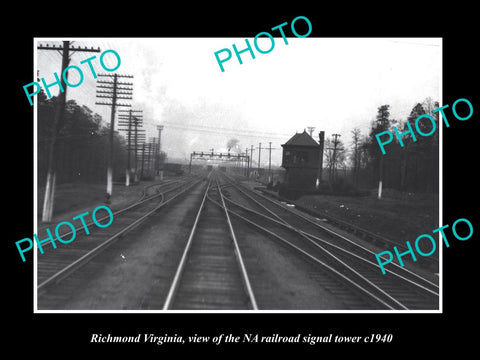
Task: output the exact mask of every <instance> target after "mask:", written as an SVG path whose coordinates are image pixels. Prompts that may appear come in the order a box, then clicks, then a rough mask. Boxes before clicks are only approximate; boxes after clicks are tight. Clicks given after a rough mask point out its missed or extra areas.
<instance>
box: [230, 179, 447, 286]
mask: <svg viewBox="0 0 480 360" xmlns="http://www.w3.org/2000/svg"><path fill="white" fill-rule="evenodd" d="M226 177H227V178H228V179H229V180H230V181H231V182H232V185H233V186H234V187H235V188H236V189H237V190H239V191H241V192H242V193H243V194H244V195H245V196H247V197H249V198H250V199H251V200H253V201H255V203H257V204H258V205H259V206H261V207H262V208H264V209H265V210H267V211H268V212H269V213H273V212H272V211H271V210H270V209H268V208H265V206H264V205H263V204H261V203H260V202H258V201H257V200H256V199H254V198H253V197H252V196H251V195H249V194H247V193H246V192H245V190H243V189H241V188H240V187H239V186H242V185H238V184H236V183H235V182H234V181H233V180H232V179H230V178H229V177H228V176H226ZM242 187H243V188H245V187H244V186H242ZM247 190H248V189H247ZM250 191H252V190H250ZM252 192H253V191H252ZM255 194H256V195H257V196H260V197H261V198H263V199H265V200H267V201H269V202H270V203H272V204H274V205H276V206H278V207H280V208H282V209H283V210H285V211H288V212H290V213H291V214H293V215H295V216H297V217H300V218H302V219H303V220H305V221H307V222H309V223H310V224H312V225H314V226H316V227H318V228H319V229H322V230H324V231H326V232H328V233H330V234H332V235H334V236H337V237H339V238H341V239H342V240H344V241H346V242H348V243H349V244H351V245H353V246H355V247H358V248H359V249H362V250H363V251H367V252H369V253H371V254H372V255H375V253H374V252H373V251H371V250H369V249H367V248H365V247H364V246H362V245H360V244H357V243H355V242H354V241H352V240H350V239H348V238H347V237H345V236H344V235H342V234H339V233H337V232H335V231H334V230H331V229H329V228H327V227H324V226H322V225H321V224H318V223H316V222H314V221H313V220H311V219H309V218H308V217H306V216H304V215H303V214H299V213H298V212H296V211H293V210H292V209H289V208H288V207H285V206H283V205H282V204H279V203H277V202H275V201H273V200H272V199H269V198H268V197H266V196H264V195H262V194H258V193H255ZM275 217H277V218H280V217H279V216H275ZM280 219H281V218H280ZM281 221H282V222H284V223H287V222H286V221H285V220H284V219H281ZM307 235H309V236H312V234H307ZM313 236H314V235H313ZM392 264H393V265H394V266H395V267H396V268H398V270H400V271H405V272H406V273H408V274H410V275H411V276H413V277H416V278H418V279H420V280H421V281H424V282H425V283H428V284H429V285H431V286H433V287H435V288H437V289H439V286H438V285H437V284H435V283H433V282H431V281H430V280H428V279H426V278H424V277H423V276H421V275H419V274H417V273H415V272H413V271H411V270H409V269H407V268H405V267H401V266H400V265H398V264H396V263H393V262H392ZM377 266H378V265H377ZM378 267H380V266H378ZM385 270H386V271H388V272H391V273H393V271H391V270H390V269H385ZM394 274H395V273H394ZM398 276H401V275H398ZM419 286H420V285H419ZM437 295H438V294H437Z"/></svg>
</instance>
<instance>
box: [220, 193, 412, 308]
mask: <svg viewBox="0 0 480 360" xmlns="http://www.w3.org/2000/svg"><path fill="white" fill-rule="evenodd" d="M212 201H214V200H212ZM214 203H215V204H216V205H217V206H219V207H222V205H221V204H220V203H218V202H216V201H214ZM227 210H228V212H229V213H231V214H232V215H234V216H236V217H238V218H239V219H241V220H243V221H245V222H246V223H249V224H251V225H252V226H254V227H256V228H258V229H260V230H262V231H263V232H265V233H267V234H269V235H271V236H273V237H275V238H276V239H278V240H279V241H281V242H283V243H284V244H286V245H288V246H289V247H291V248H293V249H295V250H296V251H298V252H299V253H301V254H302V255H304V256H305V257H307V258H308V259H310V260H312V261H313V262H314V263H316V264H319V265H321V266H322V267H323V268H325V269H327V270H329V271H330V272H332V273H333V274H334V275H336V276H339V277H341V278H342V279H343V280H345V281H347V282H348V283H350V284H352V285H353V286H354V287H356V288H358V289H359V290H360V291H361V292H362V293H364V294H366V295H368V296H369V297H370V298H373V299H374V300H376V301H377V302H378V303H380V304H382V305H384V306H385V307H387V308H389V309H390V310H395V308H394V307H392V306H391V305H390V304H388V303H387V302H385V301H384V300H382V299H380V298H379V297H378V296H377V295H375V294H373V293H372V292H370V291H369V290H368V289H365V288H364V287H362V286H361V285H359V284H357V283H356V282H354V281H353V280H352V279H350V278H349V277H348V276H346V275H344V274H342V273H341V272H339V271H338V270H337V269H335V268H333V267H331V266H330V265H328V264H326V263H325V262H323V261H322V260H320V259H318V258H317V257H315V256H313V255H312V254H310V253H308V252H306V251H305V250H303V249H301V248H300V247H298V246H297V245H295V244H293V243H291V242H290V241H288V240H286V239H285V238H284V237H282V236H280V235H278V234H276V233H275V232H273V231H271V230H269V229H267V228H266V227H264V226H262V225H259V224H257V223H256V222H253V221H252V220H250V219H248V218H246V217H244V216H242V215H240V214H239V213H237V212H236V211H234V210H232V209H227ZM401 307H404V306H403V305H402V306H401ZM404 308H405V307H404ZM405 309H406V310H408V309H407V308H405Z"/></svg>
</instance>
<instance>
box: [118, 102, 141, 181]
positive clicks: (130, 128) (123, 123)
mask: <svg viewBox="0 0 480 360" xmlns="http://www.w3.org/2000/svg"><path fill="white" fill-rule="evenodd" d="M118 112H119V116H118V130H123V131H127V167H126V169H125V186H130V174H131V173H132V171H133V173H134V181H135V182H137V181H138V178H137V147H138V145H137V144H138V138H139V136H138V132H145V130H139V129H138V125H139V124H140V123H141V117H142V115H141V113H142V110H132V109H129V110H119V111H118ZM127 113H128V115H127ZM142 136H144V135H143V134H142ZM132 138H133V139H132ZM132 140H133V143H134V144H133V145H132ZM132 150H134V164H135V165H134V168H133V169H132V166H131V161H130V158H131V156H130V153H131V151H132Z"/></svg>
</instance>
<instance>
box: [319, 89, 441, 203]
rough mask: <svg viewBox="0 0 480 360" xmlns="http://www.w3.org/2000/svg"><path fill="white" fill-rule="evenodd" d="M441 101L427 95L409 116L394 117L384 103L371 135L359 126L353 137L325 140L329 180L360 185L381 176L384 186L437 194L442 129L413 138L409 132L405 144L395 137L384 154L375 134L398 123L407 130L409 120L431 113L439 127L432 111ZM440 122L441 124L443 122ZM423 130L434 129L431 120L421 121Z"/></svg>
mask: <svg viewBox="0 0 480 360" xmlns="http://www.w3.org/2000/svg"><path fill="white" fill-rule="evenodd" d="M438 107H439V105H438V102H434V101H432V100H431V99H430V98H427V99H426V100H425V101H423V102H421V103H420V102H419V103H417V104H416V105H415V106H414V107H413V108H412V110H411V112H410V114H409V116H408V117H407V119H404V120H403V121H401V120H398V119H392V118H391V116H390V105H388V104H386V105H381V106H379V107H378V109H377V114H376V118H375V120H373V121H372V122H371V124H370V129H369V132H368V134H362V132H361V130H360V129H359V128H354V129H352V130H351V132H350V134H349V135H350V136H351V137H350V139H349V140H348V139H347V140H346V141H345V140H342V139H341V138H340V137H339V136H335V134H334V135H332V136H330V137H329V138H327V139H326V140H325V146H324V167H325V169H326V173H327V174H326V176H327V180H328V182H330V183H335V182H338V181H345V180H347V181H349V182H351V183H352V184H353V185H354V186H355V187H357V188H374V187H375V186H378V181H379V179H380V176H381V177H382V180H383V187H384V188H390V189H395V190H398V191H400V192H401V193H407V192H423V193H438V191H439V184H438V181H439V177H438V172H439V161H438V157H439V131H436V132H434V133H433V134H432V135H431V136H428V137H422V138H419V139H417V141H416V142H414V141H413V140H412V137H411V135H410V134H407V135H404V136H402V142H403V144H404V146H403V147H402V146H401V145H400V143H399V141H398V139H397V137H396V136H394V142H392V143H391V144H389V149H388V151H387V153H386V154H385V155H383V154H382V152H381V150H380V147H379V145H378V142H377V140H376V138H375V135H376V134H378V133H380V132H382V131H386V130H390V131H391V130H392V128H393V126H396V127H397V129H398V131H399V132H400V133H402V132H405V131H407V130H408V127H407V126H406V121H408V122H409V123H410V124H414V123H415V119H416V118H417V117H418V116H420V115H422V114H429V115H431V116H432V117H433V118H434V119H435V122H436V126H437V129H439V123H438V122H439V116H438V112H437V113H432V110H433V109H435V108H438ZM440 125H441V124H440ZM419 127H420V129H421V131H422V132H425V133H428V132H429V131H430V130H431V129H432V124H431V123H429V122H426V121H424V122H419Z"/></svg>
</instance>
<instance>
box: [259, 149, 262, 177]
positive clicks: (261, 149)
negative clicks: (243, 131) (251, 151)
mask: <svg viewBox="0 0 480 360" xmlns="http://www.w3.org/2000/svg"><path fill="white" fill-rule="evenodd" d="M261 151H262V143H258V176H259V177H260V152H261Z"/></svg>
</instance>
